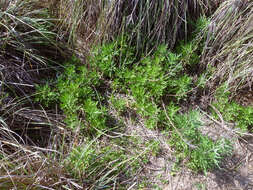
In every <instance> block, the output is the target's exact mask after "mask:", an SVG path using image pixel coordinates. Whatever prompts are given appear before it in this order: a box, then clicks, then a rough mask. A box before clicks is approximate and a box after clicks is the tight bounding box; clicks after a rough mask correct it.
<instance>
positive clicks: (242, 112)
mask: <svg viewBox="0 0 253 190" xmlns="http://www.w3.org/2000/svg"><path fill="white" fill-rule="evenodd" d="M230 94H231V93H230V91H229V90H228V87H227V85H226V84H223V85H221V86H220V87H219V88H218V89H217V90H216V93H215V97H216V101H215V102H213V106H214V107H215V108H216V109H217V110H218V111H219V112H220V113H221V114H222V117H223V120H224V121H227V122H235V124H236V127H238V128H240V129H241V130H242V131H243V132H246V131H248V129H249V128H250V127H251V126H253V107H252V106H242V105H240V104H238V103H236V102H235V101H233V100H231V101H230V100H229V96H230ZM213 115H214V116H215V117H216V118H217V119H220V118H219V113H217V111H216V110H213Z"/></svg>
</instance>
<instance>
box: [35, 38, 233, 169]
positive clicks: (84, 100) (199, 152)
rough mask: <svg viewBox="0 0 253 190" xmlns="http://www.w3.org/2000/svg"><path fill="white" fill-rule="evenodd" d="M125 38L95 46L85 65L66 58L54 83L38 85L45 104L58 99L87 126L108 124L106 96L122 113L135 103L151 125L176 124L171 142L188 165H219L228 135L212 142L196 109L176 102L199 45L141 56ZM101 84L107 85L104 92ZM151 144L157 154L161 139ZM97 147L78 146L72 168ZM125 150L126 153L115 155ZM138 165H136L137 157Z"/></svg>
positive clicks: (72, 119) (188, 84) (73, 120)
mask: <svg viewBox="0 0 253 190" xmlns="http://www.w3.org/2000/svg"><path fill="white" fill-rule="evenodd" d="M126 40H127V38H126V37H124V36H121V37H119V38H118V39H117V40H116V41H113V42H111V43H105V44H102V45H101V46H97V47H95V48H94V49H93V54H92V55H91V56H90V57H89V58H88V60H89V62H88V64H87V65H80V63H79V60H78V59H76V58H75V57H73V58H72V59H71V60H70V61H69V62H68V63H66V64H65V70H64V73H63V74H62V75H60V76H59V77H58V79H57V82H56V84H55V85H51V86H50V85H49V84H46V85H45V86H41V87H38V92H39V93H38V96H37V100H38V101H40V102H42V103H44V105H46V106H50V105H51V104H52V103H59V104H60V108H61V109H62V110H63V112H64V114H65V115H66V119H65V122H66V124H67V126H68V127H70V128H71V129H76V128H77V127H80V128H81V129H84V130H86V131H88V132H94V130H96V131H98V130H99V131H100V130H108V129H107V128H108V127H107V125H106V117H107V116H108V115H109V112H108V107H107V104H105V103H104V102H110V103H111V104H112V106H114V108H115V110H116V111H118V112H119V114H118V116H120V115H121V113H123V112H125V111H127V109H132V110H134V111H135V112H136V114H137V115H138V116H140V117H141V118H142V119H143V120H144V122H145V125H146V126H147V127H148V128H151V129H153V128H156V127H158V126H159V127H161V128H163V129H166V128H167V126H169V129H171V130H172V135H171V140H170V143H171V145H172V146H173V147H174V148H175V150H176V152H177V153H178V158H180V159H184V158H188V159H189V164H188V165H189V167H190V168H192V169H194V170H196V171H204V172H206V171H207V170H209V169H211V168H213V167H215V166H218V165H219V161H220V160H221V158H222V157H223V156H224V155H226V154H227V153H229V151H230V149H229V147H230V146H229V144H228V143H227V142H226V141H225V140H220V141H217V142H214V141H212V140H211V139H209V138H208V137H206V136H204V135H202V134H201V132H200V131H199V127H200V126H201V123H200V122H199V119H198V117H199V116H198V114H197V112H194V111H191V112H189V113H188V114H184V115H182V114H178V110H179V107H178V106H177V104H178V103H180V101H183V100H186V98H187V96H188V92H189V91H190V90H191V88H192V85H193V82H192V77H191V76H190V75H189V74H190V73H189V74H186V73H187V72H186V71H187V67H188V66H192V65H195V64H196V63H197V62H198V61H199V56H198V55H197V54H196V53H195V49H194V46H195V45H194V44H192V43H191V42H188V43H187V44H185V45H183V44H181V45H180V46H179V47H180V49H181V50H182V51H176V52H171V51H169V50H168V49H167V47H166V46H165V45H161V46H159V47H158V48H157V49H156V51H155V52H154V53H153V54H152V55H148V56H145V57H143V58H142V59H139V60H138V59H137V58H136V57H135V53H134V48H131V47H129V46H127V43H126ZM105 84H107V85H105ZM103 85H104V86H103ZM101 88H102V89H105V88H106V90H105V91H106V92H103V90H101ZM116 94H117V95H119V94H121V95H122V96H117V95H116ZM164 100H166V101H167V102H174V103H171V104H170V105H169V106H168V110H167V112H168V115H169V117H170V118H171V122H172V123H174V124H173V125H172V124H169V125H168V120H167V119H166V114H165V111H164V110H163V108H162V104H163V103H162V102H163V101H164ZM172 126H174V127H172ZM148 146H149V145H148ZM150 146H152V148H151V149H152V150H153V151H152V154H154V155H156V154H157V152H158V151H159V144H157V143H151V145H150ZM94 151H95V150H90V151H88V150H87V149H84V150H82V148H81V149H80V148H79V149H78V151H77V150H75V149H74V150H73V152H72V153H71V154H70V156H69V159H70V160H74V161H73V163H72V161H70V162H69V163H70V165H72V169H73V170H76V169H77V168H78V170H80V169H81V168H83V166H87V165H89V164H87V163H88V162H89V160H90V158H91V157H93V156H94V155H96V154H97V151H95V152H94ZM82 152H83V153H82ZM121 154H122V155H123V154H124V153H119V155H117V156H118V157H120V155H121ZM92 155H93V156H92ZM82 156H86V158H85V159H83V160H84V161H85V160H86V161H87V163H86V162H85V163H82V162H80V161H75V159H76V157H77V158H78V160H82V159H81V157H82ZM97 156H98V155H97ZM95 157H96V156H95ZM109 157H110V156H109ZM144 157H145V156H144ZM115 159H116V158H115ZM91 160H92V159H91ZM137 160H138V159H137ZM92 162H94V161H92ZM71 163H72V164H71ZM79 163H80V164H81V165H80V164H79ZM75 165H76V166H75ZM133 165H134V164H133ZM135 165H136V166H137V167H138V162H136V164H135ZM78 170H76V171H78ZM83 170H87V169H86V168H84V169H83Z"/></svg>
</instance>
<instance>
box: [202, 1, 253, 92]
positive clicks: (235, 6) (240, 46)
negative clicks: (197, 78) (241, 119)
mask: <svg viewBox="0 0 253 190" xmlns="http://www.w3.org/2000/svg"><path fill="white" fill-rule="evenodd" d="M252 46H253V2H252V1H241V0H231V1H225V2H224V3H223V4H222V5H221V6H220V7H219V9H218V10H217V11H216V12H215V13H214V15H213V16H212V18H211V24H210V25H209V27H208V35H207V40H206V42H205V49H204V52H203V56H202V63H203V64H204V65H205V66H206V68H208V67H210V66H211V67H214V70H213V74H212V76H211V78H210V79H209V88H210V89H213V90H212V92H213V91H214V90H215V89H216V87H217V86H219V85H220V84H222V83H224V82H227V85H228V89H227V90H230V91H231V92H233V93H234V94H233V95H235V93H237V92H239V91H241V90H249V91H252V83H253V75H252V74H253V59H252V57H253V51H252Z"/></svg>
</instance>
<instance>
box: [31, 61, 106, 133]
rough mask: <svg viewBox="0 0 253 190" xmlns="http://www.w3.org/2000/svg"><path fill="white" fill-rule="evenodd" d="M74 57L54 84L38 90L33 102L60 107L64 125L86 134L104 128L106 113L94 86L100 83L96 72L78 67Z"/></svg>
mask: <svg viewBox="0 0 253 190" xmlns="http://www.w3.org/2000/svg"><path fill="white" fill-rule="evenodd" d="M78 64H80V63H79V60H78V59H77V58H76V57H72V59H71V60H70V61H69V62H67V63H66V64H65V70H64V73H63V74H62V75H60V76H59V77H58V79H57V84H56V85H55V86H52V87H50V86H49V85H48V84H46V85H44V86H40V87H38V89H37V91H38V94H37V97H36V100H37V101H40V102H42V103H44V105H46V106H50V105H52V104H55V103H59V104H60V108H61V109H62V110H63V112H64V114H65V116H66V118H65V122H66V124H67V126H68V127H70V128H71V129H76V128H78V127H79V128H81V129H86V130H87V131H88V132H91V131H92V132H94V128H96V129H97V130H104V129H105V120H106V112H105V107H104V106H103V105H102V104H101V102H100V100H101V95H100V94H99V93H97V91H96V87H97V86H98V85H99V84H100V81H99V79H100V76H99V73H98V72H96V71H95V70H92V69H90V70H89V69H88V68H87V67H86V66H80V65H79V66H78Z"/></svg>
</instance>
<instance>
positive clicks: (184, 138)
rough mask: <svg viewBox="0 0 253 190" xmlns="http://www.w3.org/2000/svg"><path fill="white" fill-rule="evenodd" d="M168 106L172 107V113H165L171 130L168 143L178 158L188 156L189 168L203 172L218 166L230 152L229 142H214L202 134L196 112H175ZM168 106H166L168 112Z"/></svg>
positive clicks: (221, 140)
mask: <svg viewBox="0 0 253 190" xmlns="http://www.w3.org/2000/svg"><path fill="white" fill-rule="evenodd" d="M170 107H172V114H167V119H169V123H170V124H169V125H168V127H170V128H171V130H172V134H171V137H170V141H169V143H170V144H171V145H172V146H173V147H174V148H175V150H176V152H177V157H178V159H179V160H182V159H185V158H188V160H189V161H188V164H187V165H188V166H189V167H190V168H191V169H193V170H195V171H202V172H204V173H206V172H207V171H208V170H210V169H213V168H215V167H219V163H220V161H221V160H222V158H223V157H224V156H227V155H228V154H230V153H231V150H232V149H231V145H230V142H229V141H227V140H225V139H220V140H218V141H217V142H214V141H213V140H211V139H210V138H208V137H207V136H204V135H203V134H202V133H201V132H200V130H199V128H200V127H201V122H200V120H199V113H198V112H196V111H190V112H189V113H187V114H183V115H181V114H175V108H174V106H170ZM170 107H168V108H167V110H168V111H167V112H168V113H170ZM169 115H170V116H169Z"/></svg>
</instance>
